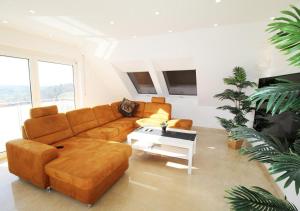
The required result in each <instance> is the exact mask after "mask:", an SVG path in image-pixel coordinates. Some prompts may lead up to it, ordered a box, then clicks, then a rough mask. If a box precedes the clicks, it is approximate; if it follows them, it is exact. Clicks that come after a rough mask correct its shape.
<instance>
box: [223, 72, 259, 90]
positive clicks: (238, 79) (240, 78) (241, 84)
mask: <svg viewBox="0 0 300 211" xmlns="http://www.w3.org/2000/svg"><path fill="white" fill-rule="evenodd" d="M224 83H225V84H227V85H234V86H237V87H238V88H247V87H253V86H256V83H254V82H251V81H247V74H246V71H245V69H244V68H242V67H235V68H233V76H232V77H228V78H224Z"/></svg>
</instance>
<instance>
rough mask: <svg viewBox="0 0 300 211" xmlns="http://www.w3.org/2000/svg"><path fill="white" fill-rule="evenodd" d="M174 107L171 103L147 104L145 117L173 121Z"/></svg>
mask: <svg viewBox="0 0 300 211" xmlns="http://www.w3.org/2000/svg"><path fill="white" fill-rule="evenodd" d="M171 111H172V106H171V104H169V103H146V104H145V109H144V117H146V118H154V119H162V120H169V119H171Z"/></svg>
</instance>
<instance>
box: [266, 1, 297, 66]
mask: <svg viewBox="0 0 300 211" xmlns="http://www.w3.org/2000/svg"><path fill="white" fill-rule="evenodd" d="M291 8H292V9H291V10H288V11H282V12H281V13H282V14H284V15H285V16H284V17H280V18H275V19H274V21H273V22H272V23H270V24H269V25H268V29H267V31H268V32H271V33H275V34H274V35H273V36H272V37H271V38H270V40H271V42H272V43H273V44H274V45H275V46H276V47H277V48H278V49H279V50H280V51H282V52H283V53H284V54H287V55H289V59H288V60H289V62H290V64H291V65H294V66H300V33H299V31H300V13H299V9H298V8H296V7H295V6H291Z"/></svg>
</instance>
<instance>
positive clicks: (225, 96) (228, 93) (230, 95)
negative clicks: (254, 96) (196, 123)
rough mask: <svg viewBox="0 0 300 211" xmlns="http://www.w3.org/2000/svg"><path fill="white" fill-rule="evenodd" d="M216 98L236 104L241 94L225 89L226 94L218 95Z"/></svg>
mask: <svg viewBox="0 0 300 211" xmlns="http://www.w3.org/2000/svg"><path fill="white" fill-rule="evenodd" d="M214 97H215V98H218V99H219V100H231V101H233V102H234V101H235V100H237V99H239V98H240V97H241V93H240V92H238V91H234V90H232V89H225V91H224V92H222V93H220V94H216V95H215V96H214Z"/></svg>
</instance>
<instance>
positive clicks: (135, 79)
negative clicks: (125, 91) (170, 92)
mask: <svg viewBox="0 0 300 211" xmlns="http://www.w3.org/2000/svg"><path fill="white" fill-rule="evenodd" d="M127 74H128V76H129V78H130V80H131V82H132V83H133V85H134V87H135V88H136V91H137V92H138V93H139V94H156V90H155V87H154V84H153V81H152V79H151V76H150V74H149V72H130V73H127Z"/></svg>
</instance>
